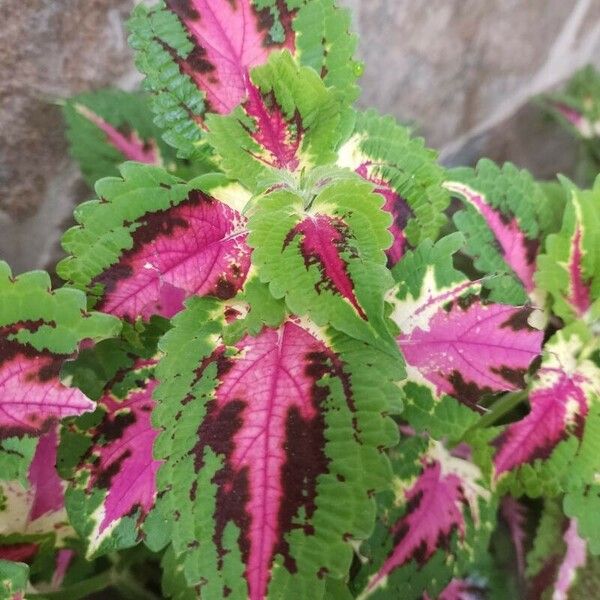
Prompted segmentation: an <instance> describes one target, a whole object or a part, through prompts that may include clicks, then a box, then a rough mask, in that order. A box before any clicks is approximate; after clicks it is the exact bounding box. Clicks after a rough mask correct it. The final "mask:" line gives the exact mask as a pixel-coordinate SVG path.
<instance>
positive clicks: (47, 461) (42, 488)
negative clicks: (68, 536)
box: [28, 428, 65, 521]
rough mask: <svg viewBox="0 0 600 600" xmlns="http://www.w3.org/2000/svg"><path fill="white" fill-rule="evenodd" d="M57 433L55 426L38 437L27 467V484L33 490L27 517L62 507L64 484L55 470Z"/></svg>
mask: <svg viewBox="0 0 600 600" xmlns="http://www.w3.org/2000/svg"><path fill="white" fill-rule="evenodd" d="M57 448H58V435H57V432H56V428H53V429H51V430H50V431H49V432H48V433H46V434H45V435H43V436H42V437H40V439H39V442H38V445H37V448H36V451H35V454H34V456H33V460H32V461H31V465H30V467H29V477H28V479H29V485H30V488H31V491H32V492H33V503H32V505H31V510H30V512H29V519H30V520H31V521H35V520H36V519H38V518H40V517H41V516H43V515H45V514H47V513H50V512H57V511H61V510H63V509H64V506H65V495H64V484H63V482H62V480H61V479H60V477H59V476H58V473H57V472H56V462H57V460H56V454H57Z"/></svg>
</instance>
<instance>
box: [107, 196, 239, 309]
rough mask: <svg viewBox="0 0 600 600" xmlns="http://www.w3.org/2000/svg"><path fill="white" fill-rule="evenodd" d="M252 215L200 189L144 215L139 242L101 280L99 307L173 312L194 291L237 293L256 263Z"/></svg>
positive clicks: (224, 296)
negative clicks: (249, 227)
mask: <svg viewBox="0 0 600 600" xmlns="http://www.w3.org/2000/svg"><path fill="white" fill-rule="evenodd" d="M246 235H247V233H246V220H245V218H244V217H242V215H240V214H239V213H238V212H237V211H235V210H234V209H232V208H230V207H229V206H227V205H226V204H225V203H223V202H220V201H219V200H217V199H216V198H212V197H210V196H208V195H206V194H203V193H202V192H200V191H193V192H191V193H190V195H189V196H188V198H187V200H185V201H183V202H182V203H181V204H179V205H178V206H176V207H174V208H171V209H168V210H166V211H164V212H157V213H151V214H149V215H146V216H145V217H142V218H141V219H140V221H139V226H138V228H137V229H135V231H134V233H133V235H132V238H133V247H132V248H131V250H128V251H126V252H125V253H123V255H122V256H121V258H120V260H119V262H118V263H116V264H114V265H112V266H111V267H109V268H108V269H107V270H106V271H105V272H104V273H102V275H100V276H98V277H97V278H96V279H95V281H96V282H98V283H101V284H102V285H103V286H104V296H103V298H102V300H101V302H100V303H99V304H98V305H97V308H99V309H101V310H103V311H104V312H108V313H111V314H114V315H117V316H120V317H123V318H126V319H130V320H135V318H136V317H138V316H141V317H142V318H144V319H149V318H150V317H151V316H152V315H153V314H159V315H162V316H164V317H172V316H173V315H174V314H176V313H177V312H179V311H180V310H181V309H182V308H183V300H184V299H185V298H186V297H188V296H191V295H198V296H203V295H212V296H217V297H219V298H222V299H227V298H231V297H232V296H234V295H235V293H236V292H237V291H238V290H239V289H240V288H241V287H242V285H243V284H244V281H245V279H246V274H247V273H248V269H249V268H250V251H249V249H248V247H247V246H246Z"/></svg>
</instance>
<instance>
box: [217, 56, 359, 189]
mask: <svg viewBox="0 0 600 600" xmlns="http://www.w3.org/2000/svg"><path fill="white" fill-rule="evenodd" d="M247 87H248V94H247V98H246V100H245V101H244V102H243V103H242V105H241V106H239V107H238V108H236V109H235V110H234V111H233V112H232V113H231V114H229V115H226V116H223V115H221V116H220V115H215V114H213V115H210V116H209V117H208V119H207V126H208V128H209V131H210V133H209V135H208V138H207V139H208V141H209V142H210V144H211V145H212V146H213V147H214V149H215V151H216V153H217V155H218V157H217V159H216V161H217V162H218V164H219V166H220V167H221V169H223V171H224V172H225V174H227V175H228V176H230V177H232V178H235V179H238V180H239V181H241V182H242V183H243V184H244V185H245V186H246V187H248V188H249V189H251V190H253V191H255V192H262V191H264V189H265V183H264V182H265V181H268V180H269V178H270V177H271V178H272V177H274V175H275V176H276V172H277V171H283V172H284V173H286V174H287V173H292V174H293V173H297V174H301V173H302V172H304V171H306V170H308V169H310V168H312V167H314V166H317V165H326V164H329V163H333V162H334V161H335V156H336V155H335V150H336V149H337V146H338V145H339V142H340V141H341V140H342V139H343V137H344V135H345V129H346V127H347V124H348V123H349V121H348V117H351V116H352V115H351V114H350V113H347V112H344V111H343V110H342V105H341V104H340V102H339V100H338V98H337V96H336V95H335V93H334V91H333V90H331V89H329V88H327V87H326V86H325V84H324V83H323V81H322V80H321V78H320V77H319V75H318V74H317V73H316V72H315V71H314V70H312V69H310V68H308V67H302V66H299V65H297V64H296V63H295V62H294V60H293V58H292V57H291V55H290V54H289V53H287V52H286V53H283V54H277V55H274V56H271V57H270V59H269V61H268V62H267V64H265V65H264V66H261V67H257V68H256V69H254V71H252V75H251V78H250V79H249V81H248V83H247ZM284 176H285V175H284ZM288 176H289V175H288Z"/></svg>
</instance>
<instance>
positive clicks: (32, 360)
mask: <svg viewBox="0 0 600 600" xmlns="http://www.w3.org/2000/svg"><path fill="white" fill-rule="evenodd" d="M119 327H120V325H119V323H118V322H117V321H116V319H113V318H112V317H109V316H107V315H101V314H98V313H88V312H87V311H86V299H85V296H84V295H83V294H82V293H81V292H79V291H77V290H71V289H59V290H52V289H51V285H50V277H49V276H48V275H47V274H46V273H44V272H42V271H32V272H30V273H24V274H22V275H20V276H18V277H13V276H12V274H11V272H10V270H9V268H8V266H7V265H6V263H2V262H0V409H1V410H0V437H11V436H19V437H20V436H23V435H26V434H29V435H40V434H41V433H43V432H45V431H48V430H49V429H50V428H51V427H52V425H53V424H54V423H55V422H56V421H57V420H58V419H60V418H63V417H66V416H73V415H78V414H81V413H83V412H86V411H90V410H93V408H94V404H93V402H92V401H91V400H89V399H88V398H87V397H85V396H84V395H83V394H82V393H81V392H80V391H79V390H77V389H70V388H67V387H66V386H65V385H63V383H62V382H61V381H60V379H59V371H60V368H61V365H62V364H63V362H64V361H65V360H66V359H67V358H69V357H70V356H71V355H72V354H73V353H74V352H75V351H76V349H77V346H78V343H79V342H80V341H81V340H84V339H88V338H91V339H94V340H99V339H102V338H103V337H109V336H111V335H114V334H115V333H117V332H118V330H119Z"/></svg>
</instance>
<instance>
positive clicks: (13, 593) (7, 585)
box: [0, 560, 29, 600]
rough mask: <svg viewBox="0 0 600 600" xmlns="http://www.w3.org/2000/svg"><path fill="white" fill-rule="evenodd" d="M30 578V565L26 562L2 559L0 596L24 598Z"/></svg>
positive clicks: (8, 598) (11, 599)
mask: <svg viewBox="0 0 600 600" xmlns="http://www.w3.org/2000/svg"><path fill="white" fill-rule="evenodd" d="M28 580H29V567H28V566H27V565H26V564H25V563H20V562H10V561H8V560H0V598H2V599H3V600H4V599H6V600H18V599H19V598H23V595H22V594H24V593H25V590H26V588H27V582H28Z"/></svg>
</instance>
